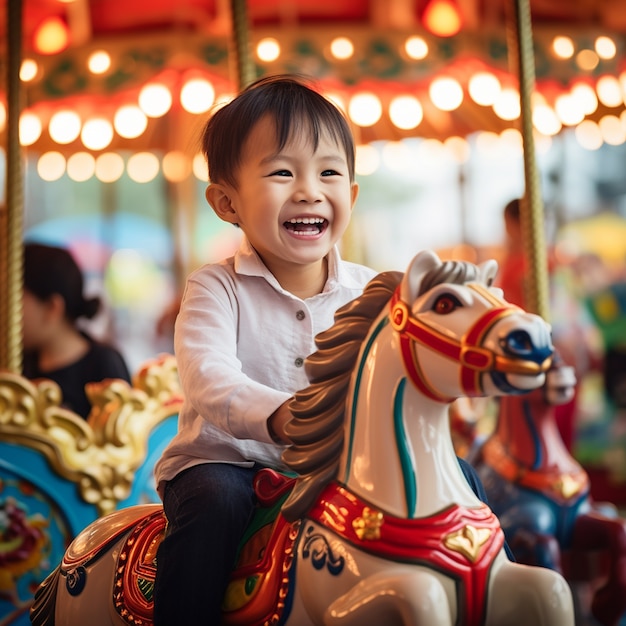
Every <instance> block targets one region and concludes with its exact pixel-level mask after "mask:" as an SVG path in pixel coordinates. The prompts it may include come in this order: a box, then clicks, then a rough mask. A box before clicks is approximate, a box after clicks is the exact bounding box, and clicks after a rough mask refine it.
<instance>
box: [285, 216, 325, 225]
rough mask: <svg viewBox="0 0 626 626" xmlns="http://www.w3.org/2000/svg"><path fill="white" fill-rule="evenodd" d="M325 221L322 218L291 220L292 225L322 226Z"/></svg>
mask: <svg viewBox="0 0 626 626" xmlns="http://www.w3.org/2000/svg"><path fill="white" fill-rule="evenodd" d="M323 221H324V218H322V217H292V218H291V219H290V220H289V222H290V223H291V224H321V223H322V222H323Z"/></svg>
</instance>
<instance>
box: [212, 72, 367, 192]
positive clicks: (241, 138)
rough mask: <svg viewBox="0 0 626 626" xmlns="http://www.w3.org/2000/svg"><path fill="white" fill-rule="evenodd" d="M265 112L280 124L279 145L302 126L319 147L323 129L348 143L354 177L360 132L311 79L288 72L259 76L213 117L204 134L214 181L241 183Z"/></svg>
mask: <svg viewBox="0 0 626 626" xmlns="http://www.w3.org/2000/svg"><path fill="white" fill-rule="evenodd" d="M265 115H270V116H271V117H272V119H273V120H274V122H275V124H276V132H277V139H278V149H279V150H281V149H282V148H283V147H284V146H285V144H286V143H287V141H288V140H289V139H290V137H291V136H292V135H293V134H295V133H297V132H300V131H305V132H306V131H308V133H309V135H310V137H311V140H312V141H313V146H314V147H315V148H317V145H318V142H319V140H320V136H321V135H322V133H323V132H328V133H329V134H330V136H331V137H332V139H334V140H335V141H337V143H338V144H339V145H341V146H343V148H344V150H345V152H346V159H347V162H348V170H349V174H350V180H354V161H355V147H354V138H353V136H352V132H351V130H350V126H349V125H348V122H347V120H346V118H345V116H344V115H343V113H342V112H341V111H340V110H339V109H338V108H337V107H336V106H335V105H334V104H333V103H332V102H331V101H330V100H328V99H327V98H325V97H324V96H323V95H321V94H320V93H319V92H318V91H316V89H315V88H314V87H313V85H312V83H311V82H309V81H308V80H307V79H305V78H303V77H300V76H296V75H291V74H289V75H285V74H282V75H277V76H269V77H265V78H261V79H260V80H257V81H255V82H254V83H252V84H251V85H249V86H248V87H246V88H245V89H244V90H243V91H242V92H241V93H240V94H239V95H238V96H237V97H236V98H234V99H233V100H231V102H229V103H228V104H226V105H224V106H222V107H221V108H219V109H217V110H216V111H215V113H213V115H212V116H211V117H210V118H209V121H208V122H207V124H206V126H205V128H204V132H203V134H202V151H203V153H204V155H205V156H206V159H207V163H208V168H209V180H210V181H211V182H214V183H215V182H225V183H228V184H229V185H232V186H233V187H236V186H237V179H236V174H237V169H238V166H239V160H240V158H241V152H242V149H243V146H244V143H245V141H246V139H247V138H248V136H249V134H250V132H251V131H252V129H253V128H254V126H255V124H256V123H257V122H258V121H259V120H260V119H261V118H262V117H263V116H265Z"/></svg>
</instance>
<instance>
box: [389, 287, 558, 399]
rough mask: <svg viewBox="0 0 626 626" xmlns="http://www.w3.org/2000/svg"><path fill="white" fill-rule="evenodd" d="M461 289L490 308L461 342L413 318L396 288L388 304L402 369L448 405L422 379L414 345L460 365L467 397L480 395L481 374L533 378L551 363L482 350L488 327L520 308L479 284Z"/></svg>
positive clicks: (426, 392) (442, 397)
mask: <svg viewBox="0 0 626 626" xmlns="http://www.w3.org/2000/svg"><path fill="white" fill-rule="evenodd" d="M465 286H466V287H468V288H469V289H471V290H473V291H475V292H476V293H478V294H479V295H480V296H482V297H483V298H485V299H486V300H487V301H488V302H490V303H491V304H492V305H493V308H491V309H489V310H488V311H486V312H485V313H484V314H483V315H482V316H481V317H479V318H478V320H476V321H475V322H474V324H473V326H472V327H471V328H470V329H469V330H468V331H467V332H466V333H465V335H463V338H462V339H461V340H459V339H456V338H452V337H449V336H448V335H446V334H445V333H443V332H441V331H440V330H437V329H436V328H433V327H432V326H429V325H428V324H426V323H424V322H422V321H421V320H419V319H417V318H416V317H415V316H413V315H412V314H411V309H410V308H409V306H408V304H407V303H406V302H404V301H403V300H402V298H401V296H400V287H398V288H397V289H396V291H395V293H394V295H393V297H392V298H391V301H390V308H391V310H390V314H389V319H390V322H391V326H392V327H393V328H394V329H395V330H396V331H397V333H398V334H399V336H400V349H401V352H402V360H403V363H404V367H405V370H406V372H407V374H408V375H409V377H410V378H411V381H412V382H413V384H414V385H415V386H416V387H417V388H418V389H419V390H420V391H421V392H422V393H424V394H425V395H427V396H428V397H430V398H432V399H433V400H438V401H445V402H449V401H451V400H453V399H454V398H446V397H444V396H442V395H441V394H439V393H438V392H437V391H436V390H435V389H433V388H432V386H431V385H430V384H429V383H428V381H427V380H426V379H425V377H424V375H423V373H422V368H421V367H420V365H419V362H418V359H417V354H416V352H415V349H414V347H413V343H415V342H416V343H419V344H421V345H423V346H426V347H427V348H429V349H431V350H433V351H435V352H438V353H439V354H441V355H443V356H445V357H447V358H449V359H452V360H455V361H458V362H459V363H460V365H461V384H462V387H463V391H464V393H465V394H467V395H468V396H476V395H480V394H482V392H483V389H482V384H481V374H483V373H484V372H488V371H489V372H493V371H495V372H502V373H507V374H522V375H534V376H537V375H539V374H541V373H542V372H545V371H547V370H548V368H549V367H550V363H551V361H552V357H548V358H546V359H545V360H544V361H543V362H542V363H537V362H535V361H533V360H531V359H517V358H513V357H510V356H506V355H502V354H496V353H495V352H494V351H493V350H489V349H487V348H483V347H482V345H481V344H482V342H483V341H484V339H485V337H486V335H487V333H488V332H489V331H490V330H491V328H493V326H494V325H495V324H497V323H498V322H499V321H500V320H502V319H503V318H505V317H508V316H509V315H512V314H513V313H516V312H519V311H520V310H521V309H520V308H519V307H517V306H515V305H513V304H509V303H508V302H505V301H504V300H501V299H500V298H498V297H496V296H495V295H494V294H493V293H492V292H490V291H489V290H488V289H487V288H485V287H484V286H483V285H480V284H478V283H467V284H466V285H465Z"/></svg>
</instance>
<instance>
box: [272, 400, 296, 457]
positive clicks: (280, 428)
mask: <svg viewBox="0 0 626 626" xmlns="http://www.w3.org/2000/svg"><path fill="white" fill-rule="evenodd" d="M290 402H291V400H287V402H283V404H281V405H280V406H279V407H278V408H277V409H276V410H275V411H274V412H273V413H272V414H271V415H270V416H269V418H268V420H267V430H268V431H269V433H270V437H271V438H272V439H273V440H274V441H275V442H276V443H277V444H280V445H283V446H286V445H289V444H291V441H290V439H289V437H287V435H286V434H285V426H286V424H287V422H289V421H290V420H291V418H292V417H293V415H292V414H291V411H290V410H289V403H290Z"/></svg>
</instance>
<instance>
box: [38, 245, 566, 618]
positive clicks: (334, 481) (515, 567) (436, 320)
mask: <svg viewBox="0 0 626 626" xmlns="http://www.w3.org/2000/svg"><path fill="white" fill-rule="evenodd" d="M496 268H497V264H496V263H495V262H488V263H486V264H483V265H482V266H478V267H477V266H475V265H473V264H470V263H464V262H458V261H448V262H443V263H442V262H441V261H440V260H439V258H438V257H437V256H436V255H435V254H434V253H432V252H430V251H424V252H422V253H420V254H418V255H417V256H416V257H415V259H414V260H413V261H412V263H411V264H410V266H409V267H408V268H407V271H406V273H405V274H404V275H402V274H400V273H396V272H388V273H384V274H380V275H379V276H378V277H377V278H375V279H374V280H372V281H371V282H370V284H369V285H368V286H367V287H366V289H365V291H364V293H363V295H362V296H360V297H359V298H357V299H355V300H354V301H353V302H351V303H348V304H347V305H346V306H345V307H343V308H342V309H340V310H339V311H338V312H337V314H336V316H335V324H334V326H333V327H331V328H330V329H329V330H328V331H326V332H322V333H320V334H319V335H318V336H317V338H316V345H317V347H318V351H317V352H315V353H314V354H313V355H311V356H310V357H309V358H308V359H307V363H306V368H307V375H308V376H309V380H310V382H311V385H310V387H308V388H307V389H303V390H302V391H300V392H298V393H296V396H295V400H294V401H293V403H292V412H293V415H294V419H293V421H292V422H291V424H290V425H289V426H288V433H289V436H290V438H291V439H292V441H293V442H294V443H293V445H292V446H290V447H289V448H288V449H287V450H286V451H285V453H284V457H283V458H284V461H285V462H286V464H287V466H288V467H289V468H290V469H291V470H292V471H294V472H295V473H296V476H297V477H296V478H295V479H288V478H286V477H281V476H280V475H278V474H276V473H270V474H269V475H264V472H266V471H267V472H270V470H262V471H261V472H260V474H259V475H258V480H257V485H256V489H257V495H258V496H259V499H260V502H261V503H262V504H263V507H262V508H261V509H260V510H259V520H261V521H258V520H253V522H252V526H253V528H252V530H251V531H250V533H249V535H250V537H249V539H247V541H246V543H245V545H243V546H242V549H241V552H240V554H241V555H242V557H241V561H242V562H240V563H239V564H238V566H237V568H236V569H235V571H234V573H233V577H232V580H231V584H230V587H229V589H228V590H227V593H226V597H225V601H224V613H223V614H224V623H225V624H241V625H246V626H251V625H253V624H258V625H262V624H294V625H297V626H308V625H311V626H313V625H316V624H320V625H321V624H327V625H330V624H346V625H348V624H350V625H355V626H356V625H357V624H364V623H372V624H403V625H405V626H409V625H411V626H418V625H424V626H426V625H428V626H436V625H440V626H444V625H445V626H449V625H452V624H465V625H467V626H479V625H481V624H484V625H485V626H508V625H510V626H513V625H516V624H519V625H521V624H528V623H536V624H540V625H543V626H555V625H557V624H558V625H561V626H567V625H569V624H572V625H573V624H574V608H573V603H572V598H571V592H570V589H569V587H568V585H567V583H566V581H565V580H564V579H563V578H562V577H561V575H560V574H558V573H557V572H555V571H553V570H551V569H548V568H540V567H532V566H526V565H521V564H517V563H513V562H512V561H510V560H509V558H508V557H507V555H506V553H505V549H504V534H503V532H502V530H501V528H500V524H499V522H498V519H497V518H496V516H495V515H494V514H493V513H492V512H491V510H490V509H489V508H488V506H487V505H486V504H484V503H482V502H481V501H480V500H479V499H478V498H477V496H476V495H475V494H474V492H473V491H472V489H471V488H470V486H469V484H468V482H467V480H466V479H465V478H464V476H463V474H462V472H461V469H460V466H459V463H458V460H457V456H456V453H455V450H454V447H453V445H452V440H451V436H450V421H449V417H448V407H449V405H450V403H451V402H452V401H454V400H455V399H456V398H458V397H460V396H485V395H489V396H498V395H508V394H519V393H525V392H528V391H530V390H532V389H534V388H537V387H539V386H541V385H542V384H543V382H544V379H545V375H546V371H547V370H548V368H549V366H550V362H551V356H552V351H553V348H552V344H551V338H550V327H549V325H548V324H547V323H546V322H544V321H543V319H542V318H541V317H539V316H537V315H534V314H528V313H525V312H524V311H522V310H521V309H519V308H518V307H516V306H514V305H510V304H508V303H506V302H505V301H504V300H502V299H501V291H500V290H499V289H495V288H493V287H492V286H491V285H492V282H493V278H494V275H495V271H496ZM348 339H349V340H348ZM267 508H270V509H271V510H272V514H271V515H270V514H268V512H267V510H265V509H267ZM165 524H166V522H165V519H164V516H163V512H162V509H161V507H160V506H159V505H152V506H138V507H133V508H127V509H125V510H122V511H118V512H115V513H113V514H111V515H109V516H106V517H103V518H100V519H99V520H97V521H96V522H94V523H93V524H92V525H91V526H89V527H88V528H87V529H85V531H84V532H82V533H81V534H79V535H78V537H77V538H76V539H75V540H74V541H73V542H72V544H71V545H70V547H69V548H68V551H67V552H66V553H65V556H64V557H63V560H62V562H61V564H60V566H59V567H58V568H57V569H55V571H54V572H53V573H52V574H51V575H50V576H49V577H48V578H47V579H46V581H45V582H44V583H43V584H42V586H41V588H40V589H39V591H38V592H37V594H36V596H35V602H34V605H33V608H32V612H31V617H32V621H33V624H35V626H43V625H50V626H51V625H52V624H63V625H64V626H73V625H76V626H79V625H82V624H85V623H91V624H94V625H100V624H101V625H103V626H104V625H107V626H109V625H114V624H116V625H123V624H148V623H151V609H152V590H153V581H154V572H155V567H158V564H157V563H156V561H155V554H156V552H155V550H156V546H157V545H158V543H159V541H160V538H161V537H162V534H163V532H164V530H165ZM208 532H210V529H209V530H208Z"/></svg>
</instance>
